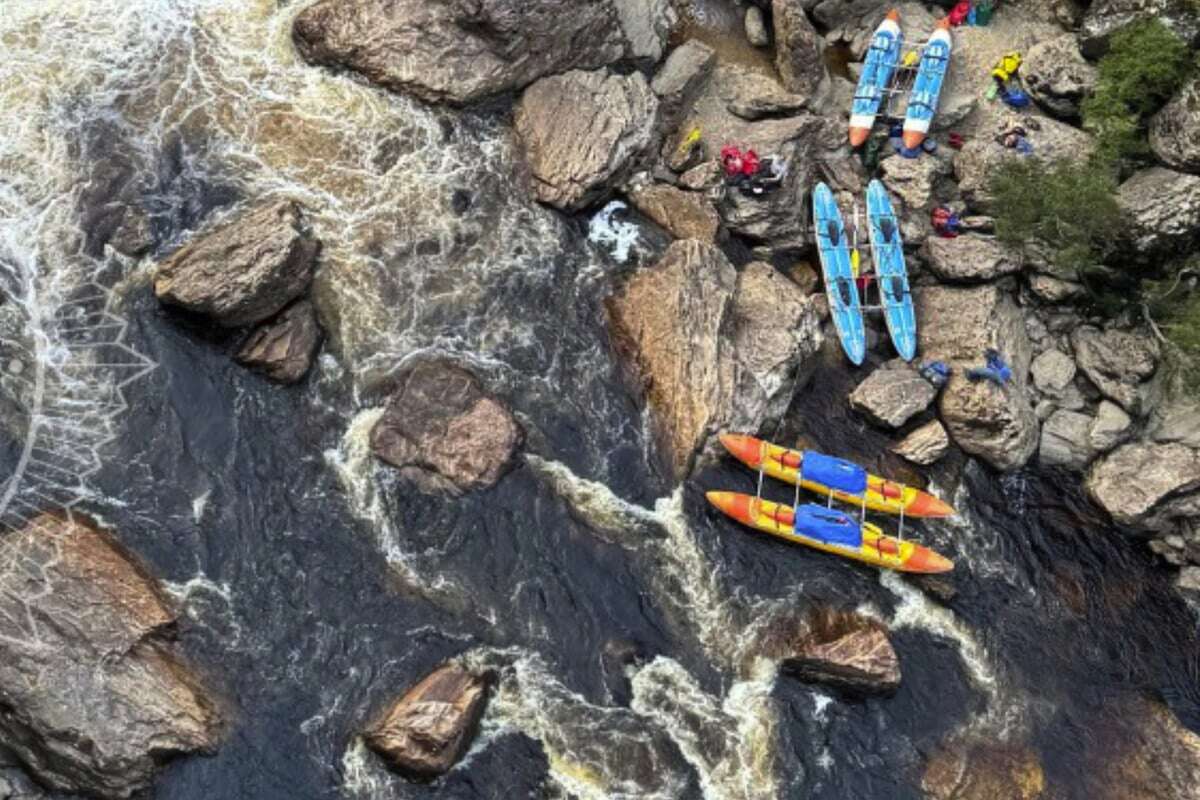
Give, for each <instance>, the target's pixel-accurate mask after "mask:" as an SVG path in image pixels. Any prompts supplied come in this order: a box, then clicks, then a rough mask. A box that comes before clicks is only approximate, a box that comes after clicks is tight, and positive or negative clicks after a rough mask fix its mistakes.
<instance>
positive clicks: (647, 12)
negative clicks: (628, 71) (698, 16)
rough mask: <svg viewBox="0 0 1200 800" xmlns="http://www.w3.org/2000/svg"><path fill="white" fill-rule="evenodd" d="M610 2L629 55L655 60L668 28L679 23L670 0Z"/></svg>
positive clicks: (659, 55)
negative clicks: (615, 12)
mask: <svg viewBox="0 0 1200 800" xmlns="http://www.w3.org/2000/svg"><path fill="white" fill-rule="evenodd" d="M613 3H614V4H615V5H616V7H617V16H618V18H619V19H620V20H621V29H622V30H623V31H624V32H625V38H626V40H628V42H629V55H630V56H632V57H633V58H635V59H645V60H647V61H650V62H652V63H655V64H656V63H658V60H659V59H660V58H662V55H663V49H664V48H665V47H666V45H667V40H668V39H670V37H671V32H672V31H673V30H674V29H675V27H676V26H677V25H678V24H679V14H678V13H676V11H675V7H674V6H673V5H672V4H671V0H613ZM570 13H571V14H574V13H576V8H575V7H572V9H571V11H570ZM571 46H572V47H578V44H576V43H572V45H571Z"/></svg>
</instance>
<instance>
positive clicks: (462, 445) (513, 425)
mask: <svg viewBox="0 0 1200 800" xmlns="http://www.w3.org/2000/svg"><path fill="white" fill-rule="evenodd" d="M395 383H396V389H395V391H394V392H393V393H392V395H391V397H390V398H389V399H388V403H387V407H386V408H385V410H384V413H383V415H382V416H380V417H379V419H378V420H377V421H376V422H375V425H374V427H372V428H371V451H372V452H373V453H374V454H375V455H376V456H377V457H379V458H380V459H382V460H383V461H385V462H387V463H388V464H391V465H392V466H394V467H398V468H400V469H401V471H403V472H404V473H405V474H406V475H408V476H409V477H410V478H412V479H413V480H415V481H416V482H417V483H418V485H420V486H421V487H422V488H424V489H429V490H434V491H447V492H451V493H457V492H461V491H470V490H473V489H483V488H487V487H489V486H492V485H493V484H495V483H496V482H497V481H498V480H500V478H501V477H503V476H504V474H505V473H506V472H508V470H509V469H510V468H511V467H512V465H513V461H514V458H515V456H516V453H517V451H518V449H520V447H521V445H522V443H523V442H524V438H525V434H524V431H523V430H522V429H521V426H520V424H518V423H517V421H516V420H515V419H514V418H513V416H512V414H511V413H510V412H509V411H508V409H506V408H505V407H504V406H503V405H501V404H500V403H499V402H498V401H497V400H496V399H495V398H493V397H491V396H490V395H488V394H487V393H486V392H484V390H483V387H482V386H481V385H480V383H479V381H478V380H477V379H476V378H475V376H474V375H472V374H471V373H469V372H467V371H466V370H464V369H461V368H460V367H458V366H456V365H454V364H450V363H448V362H445V361H421V362H418V363H417V364H414V365H410V366H407V367H405V368H404V369H403V370H402V371H401V372H400V373H399V374H398V375H397V376H396V378H395Z"/></svg>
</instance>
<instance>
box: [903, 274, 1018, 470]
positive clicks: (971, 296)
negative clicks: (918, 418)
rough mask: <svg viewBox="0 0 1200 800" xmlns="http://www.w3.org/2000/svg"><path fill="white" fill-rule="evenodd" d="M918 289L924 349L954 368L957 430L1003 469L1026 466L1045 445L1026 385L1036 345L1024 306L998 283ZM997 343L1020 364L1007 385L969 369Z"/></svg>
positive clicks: (947, 408)
mask: <svg viewBox="0 0 1200 800" xmlns="http://www.w3.org/2000/svg"><path fill="white" fill-rule="evenodd" d="M913 294H914V297H915V299H916V310H917V318H918V319H920V320H921V325H920V327H919V328H918V339H919V342H920V350H921V353H922V354H923V356H924V358H925V359H926V360H941V361H945V362H947V363H949V364H950V365H951V366H952V367H953V368H954V372H953V374H952V375H951V378H950V382H949V383H948V384H947V385H946V388H945V389H943V391H942V396H941V401H940V404H939V409H940V411H941V416H942V421H943V423H945V425H946V429H947V431H948V432H949V433H950V436H951V438H953V439H954V441H955V443H957V444H958V446H959V447H961V448H962V449H963V450H965V451H966V452H967V453H970V454H971V455H975V456H978V457H979V458H982V459H983V460H985V461H987V462H988V463H989V464H991V465H992V466H993V467H995V468H997V469H1001V470H1008V469H1016V468H1018V467H1020V466H1022V465H1023V464H1025V462H1026V461H1028V460H1029V458H1030V457H1031V456H1032V455H1033V453H1034V451H1035V450H1036V449H1037V444H1038V424H1037V417H1036V415H1035V414H1034V412H1033V409H1032V408H1031V407H1030V405H1029V400H1028V397H1027V392H1026V388H1025V382H1026V375H1027V374H1028V372H1029V363H1030V354H1031V345H1030V342H1029V335H1028V333H1027V332H1026V330H1025V322H1024V318H1023V316H1022V314H1021V311H1020V309H1019V308H1017V305H1016V303H1014V302H1013V300H1012V297H1011V296H1010V295H1009V293H1008V292H1007V291H1006V290H1005V289H1003V288H1001V287H1000V286H999V285H998V284H984V285H982V286H977V287H971V288H959V287H951V286H929V287H923V288H919V289H916V290H915V291H914V292H913ZM989 347H993V348H995V349H996V350H998V351H1000V353H1002V354H1003V355H1004V356H1005V358H1007V359H1008V363H1009V364H1010V365H1011V366H1012V370H1013V381H1012V383H1011V384H1009V385H1008V386H1006V387H1004V388H1000V387H998V386H995V385H993V384H991V383H989V382H988V381H978V382H972V381H970V380H968V379H967V378H966V376H965V374H964V373H965V371H966V370H967V369H969V368H970V367H973V366H980V365H981V364H982V363H983V357H984V351H985V350H986V349H987V348H989Z"/></svg>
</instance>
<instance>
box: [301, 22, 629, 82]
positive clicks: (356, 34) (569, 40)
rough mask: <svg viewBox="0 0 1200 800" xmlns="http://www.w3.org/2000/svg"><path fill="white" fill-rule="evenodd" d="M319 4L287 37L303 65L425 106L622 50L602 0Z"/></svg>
mask: <svg viewBox="0 0 1200 800" xmlns="http://www.w3.org/2000/svg"><path fill="white" fill-rule="evenodd" d="M564 11H566V9H564V7H563V5H562V3H561V2H559V0H446V1H445V2H428V0H354V1H353V2H345V0H321V2H318V3H314V4H313V5H311V6H309V7H308V8H306V9H304V11H302V12H300V14H299V15H298V16H297V17H296V21H295V23H294V25H293V27H292V39H293V40H294V41H295V43H296V49H297V50H299V51H300V55H301V56H303V57H304V59H305V60H306V61H308V62H309V63H312V64H323V65H327V66H335V67H345V68H346V69H351V70H354V71H355V72H358V73H360V74H362V75H363V76H364V77H366V78H367V79H368V80H370V81H372V82H374V83H377V84H379V85H380V86H383V87H385V88H387V89H391V90H393V91H396V92H404V93H409V94H413V95H416V96H417V97H420V98H422V99H424V100H428V101H430V102H434V103H441V102H445V103H453V104H464V103H471V102H475V101H477V100H480V99H482V98H485V97H487V96H489V95H494V94H499V93H501V92H507V91H512V90H514V89H520V88H522V87H524V86H526V85H528V84H530V83H532V82H533V81H535V80H537V79H538V78H541V77H543V76H545V75H552V74H556V73H561V72H566V71H567V70H570V69H576V68H583V69H594V68H596V67H602V66H604V65H606V64H610V63H612V62H614V61H616V60H618V59H619V58H621V56H622V55H623V54H624V53H625V50H626V42H625V37H624V36H623V35H622V30H621V25H620V22H619V19H618V15H617V11H616V7H615V6H614V5H613V3H612V2H610V0H578V2H573V3H572V4H571V7H570V10H569V13H564Z"/></svg>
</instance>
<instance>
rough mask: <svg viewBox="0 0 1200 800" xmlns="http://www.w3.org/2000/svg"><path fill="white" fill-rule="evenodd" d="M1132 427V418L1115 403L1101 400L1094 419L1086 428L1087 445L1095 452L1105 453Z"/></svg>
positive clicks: (1127, 433) (1120, 440)
mask: <svg viewBox="0 0 1200 800" xmlns="http://www.w3.org/2000/svg"><path fill="white" fill-rule="evenodd" d="M1132 427H1133V420H1131V419H1130V418H1129V415H1128V414H1126V413H1125V411H1124V410H1123V409H1122V408H1121V407H1120V406H1119V405H1117V404H1116V403H1113V402H1110V401H1108V400H1101V401H1100V405H1099V407H1098V408H1097V409H1096V419H1095V420H1093V421H1092V425H1091V427H1090V428H1088V446H1089V447H1091V448H1092V449H1093V450H1094V451H1096V452H1097V453H1106V452H1108V451H1109V450H1112V449H1113V448H1114V447H1116V446H1117V445H1118V444H1120V443H1121V442H1122V441H1124V440H1125V439H1126V438H1127V437H1128V436H1129V433H1130V429H1131V428H1132Z"/></svg>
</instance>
